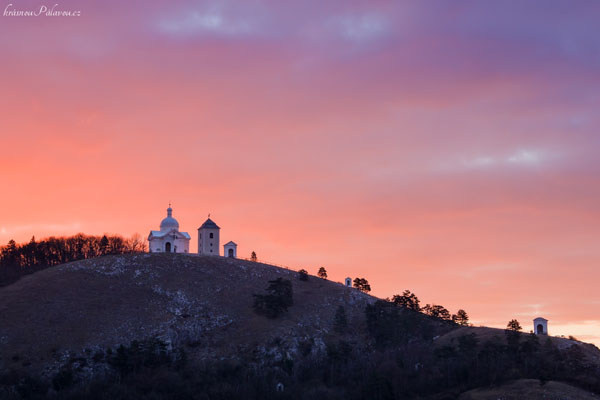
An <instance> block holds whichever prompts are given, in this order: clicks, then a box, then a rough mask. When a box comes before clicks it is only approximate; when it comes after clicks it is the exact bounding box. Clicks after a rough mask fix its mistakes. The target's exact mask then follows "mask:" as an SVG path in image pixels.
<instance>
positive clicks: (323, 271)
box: [317, 267, 327, 279]
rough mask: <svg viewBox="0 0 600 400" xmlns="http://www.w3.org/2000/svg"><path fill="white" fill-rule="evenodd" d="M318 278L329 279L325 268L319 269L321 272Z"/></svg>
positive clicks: (318, 273)
mask: <svg viewBox="0 0 600 400" xmlns="http://www.w3.org/2000/svg"><path fill="white" fill-rule="evenodd" d="M317 276H318V277H319V278H321V279H327V270H326V269H325V267H321V268H319V272H317Z"/></svg>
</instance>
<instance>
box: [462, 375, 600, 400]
mask: <svg viewBox="0 0 600 400" xmlns="http://www.w3.org/2000/svg"><path fill="white" fill-rule="evenodd" d="M599 398H600V396H598V395H596V394H594V393H591V392H588V391H587V390H582V389H579V388H576V387H573V386H571V385H567V384H564V383H561V382H553V381H552V382H546V383H542V382H540V381H539V380H537V379H521V380H518V381H515V382H510V383H507V384H504V385H501V386H498V387H492V388H484V389H474V390H469V391H468V392H466V393H463V394H462V395H461V396H460V398H459V400H498V399H502V400H521V399H528V400H564V399H569V400H597V399H599Z"/></svg>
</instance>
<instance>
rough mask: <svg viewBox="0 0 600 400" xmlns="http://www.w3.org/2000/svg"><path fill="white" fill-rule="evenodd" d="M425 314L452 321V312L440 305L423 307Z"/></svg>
mask: <svg viewBox="0 0 600 400" xmlns="http://www.w3.org/2000/svg"><path fill="white" fill-rule="evenodd" d="M423 313H425V314H427V315H429V316H431V317H435V318H439V319H443V320H445V321H450V320H451V319H452V317H451V316H450V311H448V310H447V309H446V308H445V307H444V306H441V305H439V304H426V305H425V307H423Z"/></svg>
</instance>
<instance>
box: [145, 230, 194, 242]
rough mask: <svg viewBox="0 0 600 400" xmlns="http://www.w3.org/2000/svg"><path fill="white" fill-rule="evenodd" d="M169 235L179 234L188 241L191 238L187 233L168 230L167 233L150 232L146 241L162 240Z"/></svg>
mask: <svg viewBox="0 0 600 400" xmlns="http://www.w3.org/2000/svg"><path fill="white" fill-rule="evenodd" d="M171 234H174V235H177V234H179V235H181V236H183V237H184V238H185V239H187V240H190V239H191V238H192V237H191V236H190V234H189V233H187V232H179V231H178V230H177V229H170V230H168V231H150V235H148V240H150V239H160V238H164V237H165V236H167V235H171Z"/></svg>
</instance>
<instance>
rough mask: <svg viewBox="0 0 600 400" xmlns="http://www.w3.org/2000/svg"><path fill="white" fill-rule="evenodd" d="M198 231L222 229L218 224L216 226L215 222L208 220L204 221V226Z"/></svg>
mask: <svg viewBox="0 0 600 400" xmlns="http://www.w3.org/2000/svg"><path fill="white" fill-rule="evenodd" d="M198 229H221V228H219V226H218V225H217V224H215V222H214V221H213V220H212V219H210V218H208V219H207V220H206V221H204V223H203V224H202V226H200V228H198Z"/></svg>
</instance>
